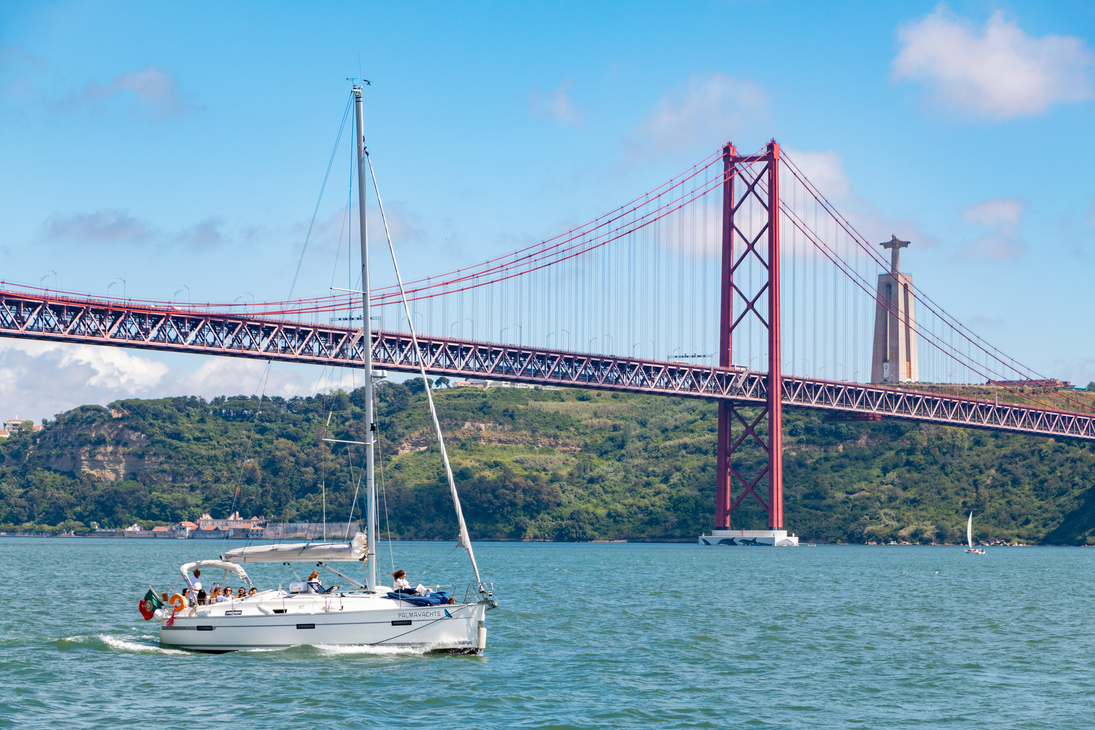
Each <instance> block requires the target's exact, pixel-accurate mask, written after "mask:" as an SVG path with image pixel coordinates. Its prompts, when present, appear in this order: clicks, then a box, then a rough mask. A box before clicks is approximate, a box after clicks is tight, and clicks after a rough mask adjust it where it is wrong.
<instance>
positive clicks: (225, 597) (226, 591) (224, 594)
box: [221, 586, 235, 602]
mask: <svg viewBox="0 0 1095 730" xmlns="http://www.w3.org/2000/svg"><path fill="white" fill-rule="evenodd" d="M234 595H235V594H234V593H233V592H232V586H225V587H224V588H223V589H222V590H221V601H222V602H223V601H231V600H232V596H234Z"/></svg>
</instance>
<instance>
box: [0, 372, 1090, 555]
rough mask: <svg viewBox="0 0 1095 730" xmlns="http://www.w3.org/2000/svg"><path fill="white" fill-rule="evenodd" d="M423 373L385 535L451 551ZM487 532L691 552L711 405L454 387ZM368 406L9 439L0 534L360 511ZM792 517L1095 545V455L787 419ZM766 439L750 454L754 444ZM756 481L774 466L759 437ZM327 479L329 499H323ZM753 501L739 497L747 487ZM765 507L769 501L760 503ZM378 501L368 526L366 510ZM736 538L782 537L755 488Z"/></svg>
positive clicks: (297, 403) (710, 445) (339, 400)
mask: <svg viewBox="0 0 1095 730" xmlns="http://www.w3.org/2000/svg"><path fill="white" fill-rule="evenodd" d="M422 390H423V384H422V381H421V380H413V381H409V382H408V383H406V384H402V385H400V384H391V383H386V384H384V385H383V386H382V387H380V388H379V394H378V419H379V421H380V427H381V433H382V437H381V440H380V447H379V451H378V453H379V456H380V459H379V468H378V476H379V482H380V483H381V484H382V486H383V496H382V502H381V506H382V507H383V515H382V524H381V527H382V529H387V530H390V532H391V533H392V534H393V535H394V536H396V537H406V538H412V537H413V538H434V537H442V538H451V537H452V536H453V533H454V524H453V519H452V509H451V506H450V503H449V495H448V489H447V486H446V484H445V481H444V474H443V472H442V467H441V461H440V458H439V454H438V452H437V446H436V444H434V443H433V439H432V438H431V432H432V428H431V426H430V424H429V416H428V411H427V409H426V407H425V404H424V399H425V396H424V394H423V392H422ZM435 393H436V398H437V401H438V405H439V409H440V412H441V418H442V425H443V428H444V430H445V432H446V439H447V443H448V447H449V453H450V457H451V460H452V465H453V470H454V472H455V475H456V479H457V482H458V484H459V487H460V492H461V496H462V499H463V503H464V512H465V516H466V517H467V520H468V523H469V527H470V529H471V531H472V533H473V534H474V535H475V536H476V537H477V538H492V539H545V540H591V539H629V540H693V539H695V537H696V535H697V534H699V533H700V532H701V531H709V530H710V529H711V527H712V526H713V525H712V512H713V505H714V481H715V476H714V461H715V460H714V452H715V435H716V430H717V418H716V410H715V407H714V405H713V404H711V403H707V402H703V401H696V400H689V399H674V398H665V397H652V396H638V395H628V394H608V393H594V392H588V391H581V390H553V389H546V390H545V389H526V388H491V389H489V390H483V389H480V388H453V389H445V390H438V391H435ZM362 420H363V419H362V392H361V391H355V392H354V393H344V392H337V393H334V394H330V395H323V396H317V397H313V398H293V399H290V400H284V399H281V398H262V399H260V398H257V397H242V396H240V397H232V398H216V399H214V400H212V401H209V402H207V401H204V400H203V399H201V398H192V397H191V398H165V399H160V400H126V401H119V402H116V403H112V404H111V405H110V407H109V408H102V407H99V406H84V407H81V408H78V409H75V410H73V411H70V412H68V413H65V414H61V415H59V416H58V417H57V419H56V420H55V421H49V422H47V423H45V424H44V425H45V428H44V429H43V430H41V431H38V432H36V433H30V432H21V433H16V434H14V435H13V436H12V437H11V438H9V439H7V440H5V441H4V442H3V443H2V444H0V529H3V530H14V529H23V530H34V529H43V528H46V527H49V528H52V529H74V528H75V529H81V528H83V527H84V526H86V525H90V523H91V522H97V523H99V524H100V525H101V526H103V527H108V526H112V527H120V526H125V525H129V524H132V523H133V522H140V523H142V524H145V525H151V524H165V523H170V522H175V521H178V520H182V519H195V518H196V517H198V516H199V515H200V514H202V513H203V512H209V513H211V514H213V515H214V516H226V515H227V514H228V513H229V512H231V511H233V510H238V511H240V512H241V513H242V514H244V515H245V516H249V515H252V514H255V515H264V516H265V517H266V518H267V519H271V520H285V521H319V520H320V519H321V516H322V514H323V507H324V494H325V495H326V510H327V515H328V519H329V520H330V519H335V520H337V519H344V518H345V517H346V516H347V515H348V514H349V511H350V506H351V502H352V501H353V500H354V494H355V492H357V490H359V489H360V487H361V474H362V464H361V459H362V456H361V454H360V453H359V451H357V450H353V449H351V448H350V447H346V446H341V445H336V446H333V447H332V446H331V445H330V444H329V443H328V442H325V441H323V438H324V437H328V438H337V439H347V440H354V439H356V440H361V438H362V436H363V433H362V432H361V431H360V428H361V422H362ZM784 427H785V456H784V459H785V460H784V465H785V470H784V475H785V476H784V481H785V483H784V490H785V501H784V515H785V523H786V524H787V526H788V527H789V528H790V529H792V530H794V531H795V532H797V533H798V534H799V535H800V536H801V537H802V538H803V539H805V540H811V541H825V542H835V541H838V540H842V541H846V542H865V541H871V540H879V541H888V540H909V541H913V542H942V541H946V542H960V541H961V540H962V539H964V532H965V516H966V514H967V512H968V511H969V510H973V511H975V512H977V513H978V517H977V518H976V527H977V532H978V535H979V537H981V538H984V539H990V538H991V539H1009V540H1010V539H1017V540H1020V541H1024V542H1040V541H1048V542H1053V543H1066V544H1073V543H1086V542H1095V491H1092V487H1093V486H1095V448H1093V447H1092V446H1091V445H1089V444H1079V443H1066V442H1059V441H1055V440H1053V439H1047V438H1031V437H1025V436H1018V435H1010V434H996V433H992V432H988V431H977V430H971V429H956V428H949V427H940V426H932V425H920V424H915V423H908V422H902V421H894V420H884V421H880V422H839V421H838V422H834V421H827V420H825V419H824V418H823V417H822V416H821V415H819V414H813V413H804V412H787V413H785V415H784ZM747 444H750V441H749V440H747ZM736 463H737V465H738V468H739V470H740V471H741V472H742V473H743V475H744V476H745V478H746V479H749V480H751V479H752V478H753V477H754V476H755V475H756V474H757V473H759V470H761V469H762V468H763V463H764V460H763V454H762V453H761V452H760V451H759V450H758V449H756V448H755V445H748V446H747V447H746V448H745V450H744V451H742V452H741V455H740V458H739V460H738V461H737V462H736ZM324 487H325V489H324ZM735 492H738V493H740V488H738V487H735ZM761 496H762V497H766V495H764V494H762V495H761ZM360 504H361V498H360V495H359V496H358V498H357V510H358V512H357V514H360ZM734 515H735V526H736V527H745V528H760V527H764V526H765V523H764V514H763V512H762V511H761V509H760V508H759V506H758V505H757V504H756V502H755V500H753V498H752V497H751V496H746V498H745V500H743V502H742V506H741V507H740V508H739V509H738V510H737V511H735V513H734Z"/></svg>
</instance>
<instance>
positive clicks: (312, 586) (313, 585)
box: [308, 570, 323, 593]
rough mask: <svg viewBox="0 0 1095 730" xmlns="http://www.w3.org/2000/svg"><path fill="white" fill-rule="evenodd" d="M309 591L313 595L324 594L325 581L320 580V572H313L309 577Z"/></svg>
mask: <svg viewBox="0 0 1095 730" xmlns="http://www.w3.org/2000/svg"><path fill="white" fill-rule="evenodd" d="M308 590H309V592H311V593H323V581H321V580H320V579H319V571H318V570H313V571H312V574H311V575H309V576H308Z"/></svg>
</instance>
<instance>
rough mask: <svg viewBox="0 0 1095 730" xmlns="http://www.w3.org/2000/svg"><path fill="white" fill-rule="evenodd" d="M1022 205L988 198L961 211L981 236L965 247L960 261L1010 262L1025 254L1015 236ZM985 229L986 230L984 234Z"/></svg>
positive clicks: (1017, 236) (1025, 247)
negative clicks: (963, 259)
mask: <svg viewBox="0 0 1095 730" xmlns="http://www.w3.org/2000/svg"><path fill="white" fill-rule="evenodd" d="M1024 207H1026V203H1025V202H1024V201H1022V200H1019V199H1018V198H1009V199H1002V198H992V199H990V200H986V201H983V202H981V203H976V204H974V205H971V206H969V207H967V208H966V209H965V210H963V211H962V216H963V217H964V218H965V219H966V220H967V221H969V222H970V223H972V224H974V225H975V226H977V227H978V228H980V229H982V230H983V231H984V232H983V233H981V234H980V235H979V236H978V237H977V238H975V239H974V241H973V243H971V244H970V245H969V246H967V247H966V250H965V251H964V253H963V257H964V258H966V259H969V260H971V261H1010V260H1012V259H1017V258H1019V257H1020V256H1022V255H1023V254H1025V253H1026V251H1027V244H1026V242H1025V241H1023V238H1022V236H1021V235H1020V234H1019V225H1020V224H1021V223H1022V222H1023V208H1024ZM986 229H987V230H986Z"/></svg>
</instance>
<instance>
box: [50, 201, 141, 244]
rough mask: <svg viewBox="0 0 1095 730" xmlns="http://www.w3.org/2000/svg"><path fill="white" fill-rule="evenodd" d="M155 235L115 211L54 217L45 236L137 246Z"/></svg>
mask: <svg viewBox="0 0 1095 730" xmlns="http://www.w3.org/2000/svg"><path fill="white" fill-rule="evenodd" d="M155 233H156V232H155V230H154V229H153V228H152V227H151V226H149V225H148V224H147V223H145V222H144V221H141V220H139V219H137V218H134V217H133V216H131V215H130V214H129V213H128V212H126V211H124V210H117V209H114V208H108V209H106V210H100V211H97V212H95V213H85V214H77V215H68V216H63V215H56V214H55V215H53V216H51V217H50V219H49V220H48V221H47V222H46V235H47V236H49V237H50V238H52V239H55V240H64V239H67V240H74V241H82V242H87V241H93V242H96V243H99V242H105V243H133V244H140V243H146V242H147V241H148V240H149V239H151V238H152V237H153V236H155Z"/></svg>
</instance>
